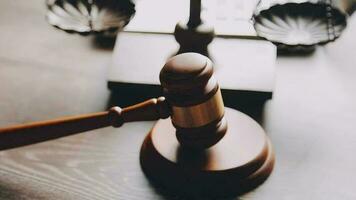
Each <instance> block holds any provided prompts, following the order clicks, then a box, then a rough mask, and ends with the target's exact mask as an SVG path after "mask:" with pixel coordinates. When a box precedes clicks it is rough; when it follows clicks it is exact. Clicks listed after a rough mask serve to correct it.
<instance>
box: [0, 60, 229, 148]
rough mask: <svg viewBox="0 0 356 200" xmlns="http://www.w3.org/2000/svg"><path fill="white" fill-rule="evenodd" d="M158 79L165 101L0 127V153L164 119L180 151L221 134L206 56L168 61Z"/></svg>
mask: <svg viewBox="0 0 356 200" xmlns="http://www.w3.org/2000/svg"><path fill="white" fill-rule="evenodd" d="M160 81H161V84H162V87H163V94H164V96H165V98H164V97H159V98H158V99H151V100H148V101H145V102H143V103H140V104H137V105H134V106H130V107H127V108H123V109H121V108H119V107H113V108H111V109H110V110H109V111H106V112H100V113H94V114H87V115H80V116H75V117H66V118H62V119H55V120H49V121H44V122H36V123H30V124H25V125H17V126H11V127H5V128H0V149H8V148H14V147H18V146H23V145H27V144H33V143H36V142H42V141H46V140H49V139H55V138H59V137H63V136H67V135H71V134H75V133H79V132H84V131H88V130H92V129H97V128H102V127H105V126H110V125H112V126H114V127H119V126H121V125H122V124H123V123H124V122H131V121H144V120H157V119H160V118H167V117H168V116H169V115H170V116H171V120H172V123H173V125H174V127H175V128H176V136H177V139H178V141H179V142H180V144H181V145H182V146H183V147H189V148H195V149H202V148H207V147H210V146H212V145H214V144H215V143H217V142H218V141H219V140H220V139H221V138H222V137H223V136H224V134H225V132H226V130H227V123H226V120H225V119H224V104H223V100H222V96H221V92H220V88H219V86H218V84H217V82H216V80H215V78H214V76H213V66H212V62H211V61H210V60H209V59H208V58H207V57H205V56H202V55H200V54H196V53H185V54H180V55H177V56H175V57H173V58H171V59H169V60H168V61H167V63H166V64H165V65H164V67H163V69H162V70H161V73H160Z"/></svg>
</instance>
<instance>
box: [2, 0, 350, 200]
mask: <svg viewBox="0 0 356 200" xmlns="http://www.w3.org/2000/svg"><path fill="white" fill-rule="evenodd" d="M45 12H46V7H45V3H44V0H32V1H27V0H1V1H0V126H7V125H12V124H18V123H25V122H31V121H36V120H46V119H51V118H54V117H60V116H66V115H74V114H82V113H87V112H95V111H101V110H104V109H106V107H107V104H108V101H109V95H110V93H109V91H108V89H107V85H106V84H107V82H106V78H107V73H108V72H107V70H108V65H109V63H110V61H111V55H112V51H111V50H110V49H107V48H101V47H100V46H98V45H97V44H96V43H95V42H94V38H92V37H82V36H79V35H75V34H74V35H73V34H68V33H65V32H62V31H59V30H56V29H55V28H53V27H51V26H50V25H48V24H47V22H46V21H45ZM276 67H277V72H276V83H275V92H274V96H273V99H272V100H270V101H269V102H267V104H266V106H265V108H264V112H263V113H264V114H263V118H264V120H263V124H262V125H263V127H264V128H265V130H266V131H267V134H268V135H269V136H270V138H271V140H272V143H273V146H274V148H275V151H276V159H277V160H276V166H275V169H274V172H273V173H272V175H271V177H270V178H269V179H268V180H267V181H266V182H265V184H263V185H262V186H261V187H259V188H257V189H256V190H254V191H252V192H250V193H248V194H245V195H243V196H241V197H236V198H234V199H258V200H261V199H262V200H263V199H273V200H274V199H288V200H289V199H298V200H299V199H321V200H329V199H330V200H333V199H338V200H340V199H350V200H352V199H356V190H355V188H356V172H355V169H356V155H355V152H356V131H355V130H356V129H355V127H356V114H355V113H356V17H355V16H354V17H352V18H350V20H349V26H348V28H347V30H346V31H345V32H344V34H343V35H342V37H341V38H340V39H339V40H337V41H336V42H334V43H331V44H328V45H326V46H324V47H319V48H317V50H316V51H315V52H314V53H313V54H312V55H310V56H288V57H286V56H284V57H278V59H277V66H276ZM152 125H153V122H139V123H129V124H126V125H124V126H123V127H122V128H120V129H114V128H105V129H101V130H95V131H90V132H87V133H84V134H79V135H75V136H71V137H67V138H62V139H58V140H54V141H50V142H44V143H40V144H36V145H31V146H27V147H22V148H18V149H12V150H7V151H1V152H0V199H10V200H15V199H16V200H18V199H182V198H180V197H177V196H175V195H174V194H166V193H164V192H162V191H160V190H157V189H156V188H154V187H152V186H151V185H150V183H149V182H148V180H147V179H146V177H145V176H144V174H143V172H142V171H141V168H140V165H139V149H140V146H141V143H142V141H143V139H144V137H145V135H146V133H147V132H148V131H149V130H150V128H151V127H152Z"/></svg>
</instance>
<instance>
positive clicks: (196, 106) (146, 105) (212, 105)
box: [0, 1, 274, 197]
mask: <svg viewBox="0 0 356 200" xmlns="http://www.w3.org/2000/svg"><path fill="white" fill-rule="evenodd" d="M197 2H198V3H197ZM197 10H198V11H197ZM175 37H176V40H177V41H178V42H179V43H180V47H181V48H180V50H179V51H178V54H177V55H176V56H174V57H172V58H170V59H168V61H167V62H166V64H165V65H164V66H163V68H162V70H161V72H160V82H161V85H162V91H163V95H164V96H162V97H158V98H154V99H150V100H147V101H145V102H142V103H139V104H136V105H133V106H130V107H126V108H120V107H113V108H111V109H110V110H108V111H105V112H99V113H92V114H86V115H79V116H74V117H65V118H60V119H55V120H48V121H42V122H35V123H29V124H24V125H16V126H11V127H5V128H0V150H5V149H9V148H15V147H20V146H24V145H28V144H34V143H37V142H43V141H47V140H50V139H55V138H59V137H64V136H68V135H72V134H75V133H80V132H85V131H89V130H93V129H98V128H103V127H107V126H113V127H120V126H122V125H123V124H124V123H125V122H133V121H148V120H158V121H157V123H156V124H155V125H154V126H153V128H152V129H151V131H150V132H149V133H148V135H147V136H146V138H145V140H144V142H143V144H142V147H141V151H140V163H141V167H142V169H143V171H144V173H145V174H146V176H147V177H148V178H149V179H150V180H152V181H153V182H154V183H156V184H158V185H160V186H161V187H163V188H166V189H168V190H170V191H173V192H175V193H181V194H184V195H188V196H190V195H193V196H197V195H198V196H209V197H220V196H230V195H239V194H242V193H245V192H247V191H250V190H252V189H254V188H255V187H257V186H258V185H260V184H261V183H263V182H264V181H265V180H266V179H267V178H268V176H269V175H270V173H271V172H272V169H273V165H274V153H273V150H272V146H271V143H270V140H269V139H268V137H267V136H266V134H265V132H264V130H263V129H262V128H261V126H260V125H259V124H258V123H257V122H255V121H254V120H253V119H251V118H250V117H248V116H247V115H245V114H243V113H241V112H239V111H237V110H234V109H231V108H225V107H224V103H223V99H222V96H221V91H220V88H219V85H218V83H217V81H216V79H215V78H214V75H213V63H212V61H211V60H210V59H209V58H208V57H206V56H204V55H207V45H208V44H209V43H210V42H211V41H212V39H213V37H214V30H213V28H211V27H209V26H207V25H206V24H204V23H203V22H202V21H201V19H200V1H191V5H190V17H189V21H188V23H187V24H186V25H185V24H183V23H178V24H177V26H176V29H175ZM185 41H189V42H186V43H184V42H185ZM191 51H192V52H198V53H184V52H191ZM202 54H203V55H202Z"/></svg>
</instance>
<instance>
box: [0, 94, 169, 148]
mask: <svg viewBox="0 0 356 200" xmlns="http://www.w3.org/2000/svg"><path fill="white" fill-rule="evenodd" d="M169 115H170V109H169V106H168V104H167V102H166V101H165V98H164V97H159V98H157V99H150V100H147V101H145V102H142V103H139V104H136V105H133V106H129V107H126V108H123V109H121V108H120V107H112V108H111V109H110V110H109V111H104V112H98V113H92V114H85V115H79V116H72V117H64V118H59V119H54V120H48V121H41V122H34V123H29V124H23V125H15V126H10V127H5V128H0V150H4V149H9V148H15V147H20V146H24V145H29V144H34V143H37V142H43V141H46V140H51V139H55V138H59V137H64V136H68V135H72V134H76V133H81V132H85V131H89V130H93V129H98V128H103V127H106V126H114V127H120V126H121V125H122V124H123V123H125V122H132V121H150V120H157V119H161V118H167V117H168V116H169Z"/></svg>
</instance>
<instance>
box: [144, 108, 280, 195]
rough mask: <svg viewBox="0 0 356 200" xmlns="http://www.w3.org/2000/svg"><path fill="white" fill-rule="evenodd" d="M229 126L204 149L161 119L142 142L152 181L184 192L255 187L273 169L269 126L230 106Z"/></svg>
mask: <svg viewBox="0 0 356 200" xmlns="http://www.w3.org/2000/svg"><path fill="white" fill-rule="evenodd" d="M225 117H226V119H227V122H228V131H227V133H226V135H225V137H224V138H223V139H221V141H220V142H218V143H217V144H216V145H214V146H212V147H211V148H209V149H206V150H203V151H194V150H190V149H183V148H182V147H181V146H180V145H179V143H178V141H177V139H176V136H175V128H174V127H173V125H172V123H171V120H170V119H165V120H159V121H158V122H157V123H156V124H155V126H154V127H153V128H152V130H151V132H150V133H149V134H148V136H147V137H146V139H145V141H144V142H143V144H142V147H141V153H140V161H141V166H142V169H143V171H144V172H145V174H146V175H147V176H148V178H149V179H151V180H152V182H153V183H155V184H157V185H159V186H160V187H162V188H165V189H168V190H169V191H172V192H174V193H179V194H182V195H184V196H194V197H204V196H205V197H206V196H209V197H222V196H233V195H239V194H242V193H244V192H247V191H249V190H252V189H254V188H255V187H257V186H258V185H259V184H261V183H262V182H263V181H264V180H266V179H267V177H268V176H269V174H270V173H271V172H272V169H273V164H274V153H273V150H272V147H271V143H270V141H269V139H268V138H267V136H266V134H265V132H264V130H263V129H262V128H261V127H260V126H259V125H258V124H257V123H256V122H255V121H254V120H253V119H251V118H250V117H248V116H247V115H245V114H243V113H241V112H239V111H236V110H233V109H230V108H226V109H225Z"/></svg>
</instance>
